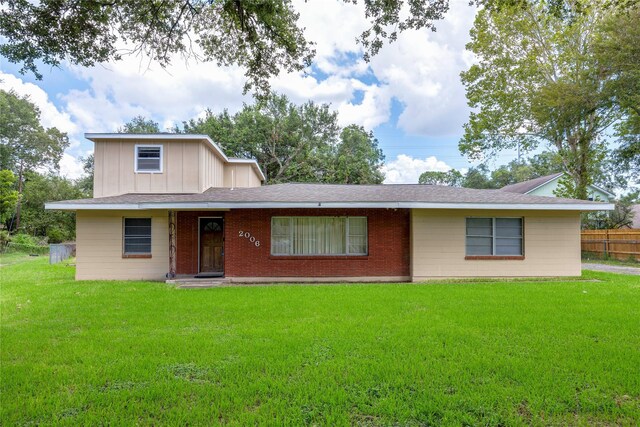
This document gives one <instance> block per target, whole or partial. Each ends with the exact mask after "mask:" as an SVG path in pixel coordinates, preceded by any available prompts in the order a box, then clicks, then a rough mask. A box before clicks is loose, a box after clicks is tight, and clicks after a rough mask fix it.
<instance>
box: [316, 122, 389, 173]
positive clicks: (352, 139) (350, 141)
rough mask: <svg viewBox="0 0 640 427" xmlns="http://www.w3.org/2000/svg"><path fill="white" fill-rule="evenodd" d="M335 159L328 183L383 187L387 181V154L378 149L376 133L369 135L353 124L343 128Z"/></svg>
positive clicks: (369, 133)
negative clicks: (380, 185)
mask: <svg viewBox="0 0 640 427" xmlns="http://www.w3.org/2000/svg"><path fill="white" fill-rule="evenodd" d="M332 157H333V162H332V163H333V167H332V168H331V174H330V176H329V177H327V179H326V181H327V182H333V183H340V184H382V181H384V174H383V173H382V171H381V168H382V165H383V162H384V154H383V153H382V150H381V149H380V148H378V140H377V139H376V138H375V137H374V136H373V132H367V131H366V130H365V129H364V128H363V127H362V126H357V125H350V126H347V127H345V128H344V129H342V132H340V142H339V143H338V145H337V146H336V148H335V150H334V153H333V155H332Z"/></svg>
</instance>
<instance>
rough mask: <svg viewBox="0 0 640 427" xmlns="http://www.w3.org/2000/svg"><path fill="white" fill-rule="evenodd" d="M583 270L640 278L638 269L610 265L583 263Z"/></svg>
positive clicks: (639, 269)
mask: <svg viewBox="0 0 640 427" xmlns="http://www.w3.org/2000/svg"><path fill="white" fill-rule="evenodd" d="M582 269H583V270H595V271H605V272H607V273H619V274H631V275H634V276H640V268H638V267H624V266H621V265H609V264H596V263H590V262H589V263H586V262H583V263H582Z"/></svg>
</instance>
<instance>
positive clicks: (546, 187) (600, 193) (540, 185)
mask: <svg viewBox="0 0 640 427" xmlns="http://www.w3.org/2000/svg"><path fill="white" fill-rule="evenodd" d="M563 176H564V172H558V173H554V174H551V175H546V176H541V177H538V178H534V179H530V180H528V181H522V182H517V183H515V184H511V185H507V186H504V187H502V188H501V189H500V190H502V191H508V192H509V193H519V194H530V195H532V196H548V197H555V191H556V189H557V188H558V185H559V184H560V179H561V178H562V177H563ZM587 193H588V194H589V200H597V201H601V202H613V201H614V200H615V198H616V195H615V194H613V193H612V192H610V191H607V190H605V189H604V188H600V187H597V186H595V185H589V186H588V187H587Z"/></svg>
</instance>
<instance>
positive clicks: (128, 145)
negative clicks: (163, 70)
mask: <svg viewBox="0 0 640 427" xmlns="http://www.w3.org/2000/svg"><path fill="white" fill-rule="evenodd" d="M85 137H86V138H87V139H89V140H91V141H93V142H94V178H93V180H94V185H93V196H94V197H106V196H115V195H119V194H126V193H202V192H203V191H205V190H207V189H208V188H211V187H226V188H233V187H259V186H260V185H262V182H263V181H264V180H265V177H264V174H263V173H262V171H261V170H260V167H259V166H258V164H257V162H256V161H255V160H245V159H234V158H229V157H227V156H226V155H225V154H224V152H223V151H222V150H221V149H220V147H219V146H218V145H217V144H216V143H214V142H213V141H212V140H211V139H210V138H209V137H208V136H206V135H189V134H119V133H115V134H112V133H88V134H85Z"/></svg>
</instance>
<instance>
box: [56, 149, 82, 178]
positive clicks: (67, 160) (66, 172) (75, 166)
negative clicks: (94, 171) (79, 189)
mask: <svg viewBox="0 0 640 427" xmlns="http://www.w3.org/2000/svg"><path fill="white" fill-rule="evenodd" d="M60 175H62V176H64V177H67V178H70V179H76V178H80V177H81V176H82V175H84V169H83V167H82V161H81V160H80V158H79V157H74V156H72V155H71V154H69V153H64V154H63V155H62V159H60Z"/></svg>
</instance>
